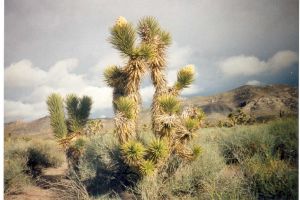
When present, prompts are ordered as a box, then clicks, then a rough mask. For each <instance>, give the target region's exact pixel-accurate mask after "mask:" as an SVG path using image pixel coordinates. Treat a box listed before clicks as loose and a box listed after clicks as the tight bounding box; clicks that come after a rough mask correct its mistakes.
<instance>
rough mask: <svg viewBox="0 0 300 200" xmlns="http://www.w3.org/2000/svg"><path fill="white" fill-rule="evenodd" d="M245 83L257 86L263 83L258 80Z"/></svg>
mask: <svg viewBox="0 0 300 200" xmlns="http://www.w3.org/2000/svg"><path fill="white" fill-rule="evenodd" d="M246 85H257V86H258V85H263V83H262V82H260V81H258V80H251V81H248V82H247V83H246Z"/></svg>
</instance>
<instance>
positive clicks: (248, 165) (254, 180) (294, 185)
mask: <svg viewBox="0 0 300 200" xmlns="http://www.w3.org/2000/svg"><path fill="white" fill-rule="evenodd" d="M242 167H243V169H244V172H245V175H246V177H247V179H248V180H249V182H250V184H251V189H252V190H253V192H254V193H255V194H256V195H257V197H258V198H259V199H297V196H298V195H297V193H298V191H297V189H298V172H297V169H296V168H293V167H291V166H289V164H288V163H286V162H285V161H283V160H279V159H276V158H274V157H269V158H267V159H265V160H261V158H259V157H258V156H254V157H252V158H250V159H248V160H247V161H245V162H244V163H243V165H242Z"/></svg>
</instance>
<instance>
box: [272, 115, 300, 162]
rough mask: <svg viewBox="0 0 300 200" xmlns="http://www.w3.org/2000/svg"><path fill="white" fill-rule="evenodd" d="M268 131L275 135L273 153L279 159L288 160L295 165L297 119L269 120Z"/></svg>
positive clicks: (296, 156) (296, 154)
mask: <svg viewBox="0 0 300 200" xmlns="http://www.w3.org/2000/svg"><path fill="white" fill-rule="evenodd" d="M269 133H270V134H271V135H273V136H274V137H275V141H274V151H273V152H274V153H275V154H278V156H279V157H280V159H285V160H288V161H290V162H291V163H292V164H294V165H296V163H297V158H298V121H297V120H296V119H292V118H291V119H285V120H277V121H275V122H271V123H270V125H269Z"/></svg>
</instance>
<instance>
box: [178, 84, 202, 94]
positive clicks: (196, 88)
mask: <svg viewBox="0 0 300 200" xmlns="http://www.w3.org/2000/svg"><path fill="white" fill-rule="evenodd" d="M201 91H203V88H200V87H199V86H197V85H195V84H192V85H191V87H189V88H185V89H183V91H182V93H181V94H182V95H193V94H197V93H199V92H201Z"/></svg>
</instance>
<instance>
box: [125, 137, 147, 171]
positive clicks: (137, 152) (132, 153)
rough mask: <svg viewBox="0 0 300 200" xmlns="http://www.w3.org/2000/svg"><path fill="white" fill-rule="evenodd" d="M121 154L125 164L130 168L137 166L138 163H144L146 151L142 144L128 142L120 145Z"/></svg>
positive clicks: (132, 141)
mask: <svg viewBox="0 0 300 200" xmlns="http://www.w3.org/2000/svg"><path fill="white" fill-rule="evenodd" d="M121 153H122V157H123V159H124V162H125V163H126V164H128V165H130V166H139V165H140V163H142V162H143V161H144V155H145V153H146V149H145V147H144V145H143V144H142V143H140V142H138V141H134V140H129V141H128V142H126V143H124V144H123V145H121Z"/></svg>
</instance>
